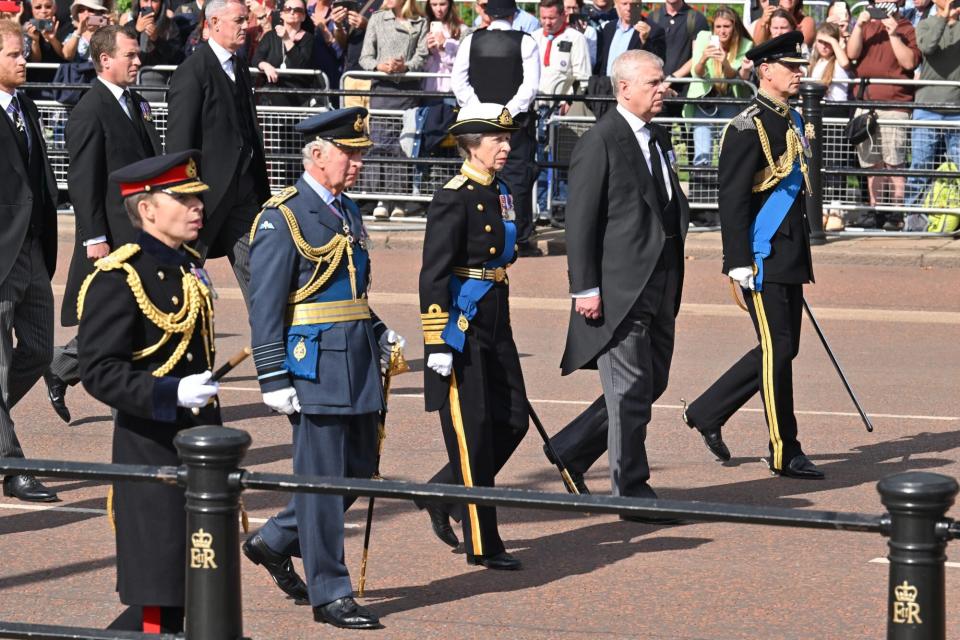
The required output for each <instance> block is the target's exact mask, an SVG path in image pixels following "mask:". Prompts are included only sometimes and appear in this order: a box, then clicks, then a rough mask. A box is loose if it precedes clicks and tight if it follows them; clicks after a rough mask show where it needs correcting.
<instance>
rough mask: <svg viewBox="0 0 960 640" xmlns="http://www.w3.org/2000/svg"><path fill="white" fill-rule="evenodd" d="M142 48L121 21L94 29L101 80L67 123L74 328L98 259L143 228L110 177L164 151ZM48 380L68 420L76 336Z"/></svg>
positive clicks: (66, 321) (66, 317)
mask: <svg viewBox="0 0 960 640" xmlns="http://www.w3.org/2000/svg"><path fill="white" fill-rule="evenodd" d="M139 52H140V46H139V45H138V44H137V39H136V38H134V37H132V36H131V35H130V34H129V32H127V31H125V30H124V28H123V27H120V26H118V25H109V26H106V27H103V28H102V29H99V30H98V31H97V32H96V33H94V34H93V37H92V38H90V59H91V60H92V61H93V64H94V67H95V68H96V69H97V80H96V81H94V82H93V83H91V85H90V90H89V91H87V92H86V93H84V94H83V98H81V99H80V102H78V103H77V106H76V107H74V108H73V110H72V111H71V112H70V119H69V120H68V121H67V130H66V138H67V152H68V153H69V155H70V168H69V170H68V172H67V184H68V186H69V187H70V201H71V202H72V203H73V211H74V223H75V226H76V233H75V234H74V248H73V258H72V259H71V261H70V273H69V274H68V275H67V286H66V289H65V290H64V293H63V303H62V306H61V308H60V324H62V325H63V326H64V327H75V326H77V324H78V322H79V321H78V320H77V295H78V294H79V293H80V285H82V284H83V281H84V280H85V279H86V278H87V276H88V275H90V274H91V273H92V272H93V263H94V261H96V260H99V259H100V258H104V257H106V256H107V255H108V254H109V253H110V252H111V251H112V250H113V249H116V248H117V247H119V246H121V245H124V244H126V243H128V242H135V241H136V239H137V235H138V234H137V230H136V229H134V227H133V225H132V224H130V217H129V216H128V215H127V211H126V209H124V207H123V197H122V196H121V195H120V188H119V187H118V186H117V184H116V183H114V182H111V181H110V179H109V177H108V176H109V175H110V174H111V173H113V172H114V171H116V170H117V169H121V168H123V167H125V166H127V165H129V164H133V163H134V162H136V161H138V160H143V159H144V158H150V157H153V156H155V155H157V154H158V153H160V151H161V146H160V136H159V135H157V131H156V129H155V128H154V126H153V116H152V115H151V113H150V105H149V103H147V101H146V100H144V99H143V98H142V97H141V96H140V95H139V94H138V93H136V92H134V91H131V90H130V89H129V87H130V85H132V84H135V83H136V81H137V71H139V69H140V57H139ZM44 380H45V381H46V383H47V395H48V396H49V398H50V402H51V403H52V404H53V408H54V410H55V411H56V412H57V415H59V416H60V418H61V419H62V420H63V421H64V422H70V410H69V409H68V408H67V404H66V393H67V386H68V385H69V386H73V385H75V384H77V383H78V382H80V365H79V363H78V362H77V338H76V337H74V338H73V339H72V340H70V341H69V342H68V343H67V344H66V345H64V346H62V347H57V348H56V349H54V352H53V361H52V362H51V363H50V369H49V370H48V371H47V372H46V374H44Z"/></svg>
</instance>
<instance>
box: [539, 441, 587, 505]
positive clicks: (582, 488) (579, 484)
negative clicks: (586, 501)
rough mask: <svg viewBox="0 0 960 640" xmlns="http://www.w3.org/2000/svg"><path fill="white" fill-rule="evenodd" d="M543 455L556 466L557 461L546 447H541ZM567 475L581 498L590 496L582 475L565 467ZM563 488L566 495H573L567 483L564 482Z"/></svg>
mask: <svg viewBox="0 0 960 640" xmlns="http://www.w3.org/2000/svg"><path fill="white" fill-rule="evenodd" d="M543 455H545V456H547V460H549V461H550V464H552V465H556V464H557V459H556V458H554V457H553V455H552V454H551V453H550V449H548V448H547V445H543ZM567 473H569V474H570V479H571V480H573V486H575V487H576V488H577V491H579V492H580V495H582V496H588V495H590V489H588V488H587V483H586V482H585V481H584V480H583V474H582V473H580V472H579V471H574V470H573V469H571V468H569V467H567ZM563 486H564V487H566V489H567V493H573V492H572V491H570V487H568V486H567V483H566V482H564V483H563Z"/></svg>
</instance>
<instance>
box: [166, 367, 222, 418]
mask: <svg viewBox="0 0 960 640" xmlns="http://www.w3.org/2000/svg"><path fill="white" fill-rule="evenodd" d="M212 377H213V372H211V371H204V372H203V373H195V374H193V375H192V376H187V377H185V378H180V384H178V385H177V406H180V407H186V408H188V409H193V408H194V407H197V408H199V407H204V406H206V404H207V402H208V401H209V400H210V398H212V397H213V396H215V395H217V391H219V390H220V383H218V382H211V381H210V379H211V378H212Z"/></svg>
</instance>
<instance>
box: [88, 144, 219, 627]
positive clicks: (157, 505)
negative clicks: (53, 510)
mask: <svg viewBox="0 0 960 640" xmlns="http://www.w3.org/2000/svg"><path fill="white" fill-rule="evenodd" d="M199 160H200V152H199V151H194V150H191V151H183V152H180V153H174V154H169V155H165V156H157V157H154V158H148V159H146V160H140V161H139V162H135V163H133V164H130V165H127V166H126V167H123V168H121V169H117V170H116V171H114V172H113V173H111V174H110V180H111V181H112V182H114V183H115V184H117V185H118V187H119V193H120V195H121V196H122V197H123V203H124V207H125V208H126V210H127V213H128V215H129V216H130V222H131V224H132V225H133V226H134V228H136V229H138V235H137V240H136V242H131V243H128V244H123V245H121V246H119V247H117V248H116V249H115V250H114V251H113V252H112V253H110V254H109V255H107V256H106V257H104V258H101V259H99V260H97V262H96V263H95V265H94V266H95V270H94V271H93V273H91V274H90V275H88V276H87V277H86V279H85V280H84V281H83V284H82V286H81V287H80V289H79V294H78V296H77V317H78V318H79V320H80V331H79V334H78V353H79V361H80V375H81V379H82V380H83V386H84V387H85V388H86V389H87V391H89V392H90V395H92V396H93V397H95V398H96V399H97V400H100V401H101V402H103V403H105V404H107V405H109V406H110V407H111V408H112V409H113V410H114V414H113V415H114V418H113V424H114V429H113V452H112V456H111V461H112V462H116V463H120V464H139V465H172V466H176V465H178V464H179V463H180V462H179V459H178V456H177V450H176V448H175V447H174V445H173V440H174V438H175V437H176V435H177V433H179V432H180V431H181V430H182V429H189V428H190V427H195V426H199V425H205V424H219V423H220V410H219V408H218V406H217V403H216V402H217V401H216V398H215V397H214V395H215V394H216V393H217V383H216V382H212V381H211V377H212V376H213V374H212V373H211V369H212V367H213V360H214V358H213V356H214V345H213V337H214V331H213V293H212V286H211V284H210V280H209V278H208V277H207V274H206V272H204V270H203V268H202V267H201V266H200V265H201V264H202V262H201V260H200V256H199V255H198V254H197V253H196V252H195V251H193V250H192V249H190V247H188V246H187V245H186V244H185V243H188V242H192V241H193V240H196V238H197V234H198V233H199V231H200V228H201V227H202V226H203V203H202V202H201V201H200V198H199V194H200V193H201V192H203V191H206V190H207V185H206V184H204V183H203V182H201V181H200V179H199V178H198V177H197V163H198V162H199ZM194 411H195V412H196V413H194ZM112 506H113V509H112V513H113V514H114V515H115V525H116V539H117V591H118V592H119V594H120V601H121V602H123V603H124V604H125V605H128V606H129V608H128V609H127V610H126V611H124V612H123V613H122V614H120V616H119V617H118V618H117V619H116V620H114V622H113V623H112V624H111V625H110V626H109V628H110V629H117V630H127V631H143V632H146V633H166V632H170V633H177V632H180V631H182V630H183V615H184V598H185V593H184V579H185V577H184V571H185V568H186V563H185V562H184V558H185V557H186V553H187V544H186V543H187V537H186V533H185V531H186V527H187V521H186V511H185V510H184V509H185V498H184V494H183V489H182V488H181V487H177V486H170V485H166V484H157V483H153V482H117V483H114V485H113V501H112Z"/></svg>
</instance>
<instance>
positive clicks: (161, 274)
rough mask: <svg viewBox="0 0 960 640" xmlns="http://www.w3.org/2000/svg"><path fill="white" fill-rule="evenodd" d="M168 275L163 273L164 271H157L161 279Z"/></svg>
mask: <svg viewBox="0 0 960 640" xmlns="http://www.w3.org/2000/svg"><path fill="white" fill-rule="evenodd" d="M166 277H167V276H165V275H163V271H157V278H159V279H160V280H163V279H164V278H166Z"/></svg>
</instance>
